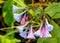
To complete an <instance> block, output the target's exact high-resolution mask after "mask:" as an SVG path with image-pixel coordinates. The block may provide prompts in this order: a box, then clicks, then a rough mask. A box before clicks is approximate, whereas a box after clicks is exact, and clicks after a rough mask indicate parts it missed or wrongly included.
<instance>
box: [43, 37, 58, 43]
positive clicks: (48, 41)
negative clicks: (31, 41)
mask: <svg viewBox="0 0 60 43" xmlns="http://www.w3.org/2000/svg"><path fill="white" fill-rule="evenodd" d="M44 43H57V39H56V38H50V39H49V38H48V39H47V40H46V41H45V42H44Z"/></svg>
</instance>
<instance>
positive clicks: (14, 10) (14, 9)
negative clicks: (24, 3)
mask: <svg viewBox="0 0 60 43" xmlns="http://www.w3.org/2000/svg"><path fill="white" fill-rule="evenodd" d="M12 9H13V12H14V13H15V12H16V11H17V10H18V9H20V10H23V9H25V7H17V6H15V5H13V8H12Z"/></svg>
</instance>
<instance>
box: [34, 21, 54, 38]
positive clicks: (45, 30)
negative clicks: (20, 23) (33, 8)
mask: <svg viewBox="0 0 60 43" xmlns="http://www.w3.org/2000/svg"><path fill="white" fill-rule="evenodd" d="M47 23H48V22H47V21H46V22H45V23H43V24H41V26H40V28H39V30H37V31H36V32H35V33H34V35H35V36H37V37H52V36H51V34H50V33H49V31H51V30H52V29H53V26H52V25H50V24H47Z"/></svg>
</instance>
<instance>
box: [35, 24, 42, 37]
mask: <svg viewBox="0 0 60 43" xmlns="http://www.w3.org/2000/svg"><path fill="white" fill-rule="evenodd" d="M41 28H42V24H41V26H40V28H39V29H38V30H37V31H36V32H35V33H34V35H35V36H37V37H40V36H41V31H40V29H41ZM41 37H42V36H41Z"/></svg>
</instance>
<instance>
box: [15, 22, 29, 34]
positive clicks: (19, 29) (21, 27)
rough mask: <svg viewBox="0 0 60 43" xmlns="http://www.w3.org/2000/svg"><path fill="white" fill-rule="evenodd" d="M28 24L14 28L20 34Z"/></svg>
mask: <svg viewBox="0 0 60 43" xmlns="http://www.w3.org/2000/svg"><path fill="white" fill-rule="evenodd" d="M28 23H29V22H26V24H24V25H22V26H16V29H18V31H19V32H20V33H21V32H23V29H24V27H25V26H26V25H27V24H28Z"/></svg>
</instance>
